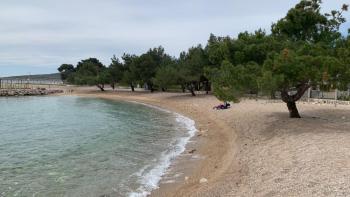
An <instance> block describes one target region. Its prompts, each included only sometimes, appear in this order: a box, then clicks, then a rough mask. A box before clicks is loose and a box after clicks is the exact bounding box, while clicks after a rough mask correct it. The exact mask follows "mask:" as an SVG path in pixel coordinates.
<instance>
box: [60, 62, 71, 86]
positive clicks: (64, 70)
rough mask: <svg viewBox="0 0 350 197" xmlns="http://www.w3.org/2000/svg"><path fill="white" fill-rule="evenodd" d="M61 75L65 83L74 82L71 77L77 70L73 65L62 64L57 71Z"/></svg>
mask: <svg viewBox="0 0 350 197" xmlns="http://www.w3.org/2000/svg"><path fill="white" fill-rule="evenodd" d="M57 70H58V71H59V72H60V73H61V79H62V80H63V81H69V82H70V81H72V77H71V75H72V74H73V73H74V71H75V69H74V66H73V65H72V64H62V65H61V66H60V67H58V69H57Z"/></svg>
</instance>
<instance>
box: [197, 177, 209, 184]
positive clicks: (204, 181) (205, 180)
mask: <svg viewBox="0 0 350 197" xmlns="http://www.w3.org/2000/svg"><path fill="white" fill-rule="evenodd" d="M207 182H208V179H206V178H201V180H199V183H207Z"/></svg>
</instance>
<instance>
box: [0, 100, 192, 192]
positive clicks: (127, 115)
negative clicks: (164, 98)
mask: <svg viewBox="0 0 350 197" xmlns="http://www.w3.org/2000/svg"><path fill="white" fill-rule="evenodd" d="M0 107H1V113H0V196H45V197H46V196H103V195H105V196H129V195H134V196H138V195H142V194H143V195H145V194H147V193H148V192H149V191H150V190H151V189H154V188H155V187H156V186H157V183H158V181H159V177H160V176H161V175H162V173H164V172H163V171H164V170H165V168H166V167H167V166H168V165H169V162H170V160H171V159H173V158H174V156H176V155H177V154H179V153H180V152H182V151H183V147H184V142H185V141H184V140H186V139H187V138H188V137H189V136H188V135H189V134H188V133H187V130H188V126H189V125H188V122H187V124H186V120H185V121H184V119H183V120H181V117H179V116H178V115H176V114H173V113H169V112H166V111H161V110H159V109H155V108H150V107H147V106H144V105H140V104H133V103H126V102H115V101H107V100H102V99H92V98H80V97H22V98H0ZM179 118H180V119H179ZM187 121H188V120H187ZM186 137H187V138H186Z"/></svg>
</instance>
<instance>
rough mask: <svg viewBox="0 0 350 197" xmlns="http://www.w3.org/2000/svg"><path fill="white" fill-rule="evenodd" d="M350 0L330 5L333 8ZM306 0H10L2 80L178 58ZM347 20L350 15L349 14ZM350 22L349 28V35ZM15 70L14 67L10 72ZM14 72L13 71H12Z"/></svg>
mask: <svg viewBox="0 0 350 197" xmlns="http://www.w3.org/2000/svg"><path fill="white" fill-rule="evenodd" d="M344 1H345V0H328V1H327V0H325V1H324V2H325V3H324V7H325V10H327V11H328V10H331V9H337V8H340V7H341V5H342V3H344ZM297 2H298V0H285V1H276V0H264V1H257V0H217V1H206V0H177V1H165V0H147V1H142V0H90V1H86V0H75V1H68V0H60V1H47V0H26V1H21V2H20V3H19V2H18V1H13V0H2V2H1V7H0V23H1V24H2V25H1V28H0V35H1V37H0V43H1V44H0V76H1V75H12V74H26V73H28V72H30V71H32V70H33V68H38V69H35V72H38V70H39V69H40V68H42V70H43V72H44V71H45V72H47V71H50V72H56V68H57V67H58V66H59V65H60V64H62V63H72V64H76V62H78V61H79V60H81V59H83V58H88V57H97V58H99V59H101V60H102V61H103V62H104V63H105V64H109V62H110V58H111V57H112V56H113V54H115V55H117V56H121V55H122V54H123V53H124V52H127V53H135V54H140V53H142V52H144V51H146V50H147V49H148V48H150V47H155V46H159V45H162V46H164V47H165V49H166V51H167V52H168V53H170V54H171V55H173V56H177V55H178V54H179V53H180V52H181V51H182V50H186V49H187V48H189V47H191V46H193V45H196V44H199V43H201V44H205V43H206V41H207V39H208V37H209V34H210V33H214V34H216V35H230V36H236V35H237V34H238V33H239V32H242V31H246V30H248V31H254V30H256V29H258V28H263V29H266V30H269V28H270V26H271V24H272V22H273V21H276V20H277V19H279V18H281V17H283V16H284V15H285V13H286V12H287V11H288V9H289V8H291V7H292V6H293V5H294V4H296V3H297ZM346 16H347V18H349V14H348V13H347V15H346ZM346 26H347V27H349V23H347V24H346V25H345V26H344V27H343V31H345V30H346V29H347V28H345V27H346ZM9 67H11V69H9ZM10 71H11V72H10Z"/></svg>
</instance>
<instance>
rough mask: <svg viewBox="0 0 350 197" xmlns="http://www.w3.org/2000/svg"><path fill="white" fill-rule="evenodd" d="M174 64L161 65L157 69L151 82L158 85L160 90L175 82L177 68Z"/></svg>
mask: <svg viewBox="0 0 350 197" xmlns="http://www.w3.org/2000/svg"><path fill="white" fill-rule="evenodd" d="M175 66H176V65H175V64H170V65H166V66H162V67H160V68H159V69H158V70H157V73H156V75H155V78H154V79H153V83H154V84H155V85H157V86H159V87H160V88H161V89H162V91H166V90H167V89H168V87H169V86H171V85H174V84H176V82H177V76H176V73H177V70H176V68H175Z"/></svg>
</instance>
